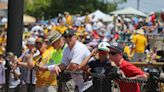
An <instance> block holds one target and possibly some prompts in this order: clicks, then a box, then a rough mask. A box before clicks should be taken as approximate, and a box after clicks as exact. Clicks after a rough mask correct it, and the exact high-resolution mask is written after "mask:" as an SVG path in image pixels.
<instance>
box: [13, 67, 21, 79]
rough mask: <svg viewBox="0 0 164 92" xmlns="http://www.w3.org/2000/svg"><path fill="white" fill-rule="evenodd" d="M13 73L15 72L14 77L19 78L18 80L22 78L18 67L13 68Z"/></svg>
mask: <svg viewBox="0 0 164 92" xmlns="http://www.w3.org/2000/svg"><path fill="white" fill-rule="evenodd" d="M13 74H14V77H15V78H16V79H17V80H18V79H19V78H20V76H21V74H20V73H18V72H17V71H16V69H14V70H13Z"/></svg>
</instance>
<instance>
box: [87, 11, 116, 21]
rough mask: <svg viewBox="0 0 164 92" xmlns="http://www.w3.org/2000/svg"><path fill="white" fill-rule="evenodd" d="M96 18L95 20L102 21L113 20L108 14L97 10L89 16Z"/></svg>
mask: <svg viewBox="0 0 164 92" xmlns="http://www.w3.org/2000/svg"><path fill="white" fill-rule="evenodd" d="M92 16H95V19H102V20H103V21H112V20H113V18H112V17H111V16H109V15H108V14H105V13H103V12H102V11H100V10H96V11H95V12H93V13H91V14H89V17H90V18H91V17H92Z"/></svg>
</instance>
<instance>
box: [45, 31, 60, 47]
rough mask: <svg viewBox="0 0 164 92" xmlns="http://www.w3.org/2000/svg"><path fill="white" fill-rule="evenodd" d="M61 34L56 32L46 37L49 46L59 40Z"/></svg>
mask: <svg viewBox="0 0 164 92" xmlns="http://www.w3.org/2000/svg"><path fill="white" fill-rule="evenodd" d="M61 36H62V35H61V34H60V33H59V32H58V31H52V32H50V35H49V36H48V37H47V38H48V40H49V43H50V45H52V44H53V43H54V42H55V41H57V40H58V39H60V38H61Z"/></svg>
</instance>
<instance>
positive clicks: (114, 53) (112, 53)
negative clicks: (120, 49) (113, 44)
mask: <svg viewBox="0 0 164 92" xmlns="http://www.w3.org/2000/svg"><path fill="white" fill-rule="evenodd" d="M109 54H110V55H116V54H118V53H117V52H109Z"/></svg>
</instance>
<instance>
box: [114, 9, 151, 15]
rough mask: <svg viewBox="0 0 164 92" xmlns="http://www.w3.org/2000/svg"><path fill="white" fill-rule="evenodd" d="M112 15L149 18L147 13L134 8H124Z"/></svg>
mask: <svg viewBox="0 0 164 92" xmlns="http://www.w3.org/2000/svg"><path fill="white" fill-rule="evenodd" d="M111 14H117V15H138V16H143V17H148V15H146V14H145V13H143V12H141V11H138V10H136V9H134V8H132V7H128V8H124V9H122V10H117V11H114V12H111Z"/></svg>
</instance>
